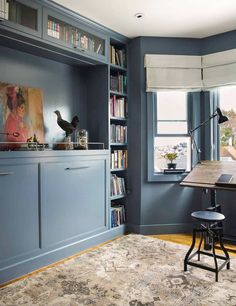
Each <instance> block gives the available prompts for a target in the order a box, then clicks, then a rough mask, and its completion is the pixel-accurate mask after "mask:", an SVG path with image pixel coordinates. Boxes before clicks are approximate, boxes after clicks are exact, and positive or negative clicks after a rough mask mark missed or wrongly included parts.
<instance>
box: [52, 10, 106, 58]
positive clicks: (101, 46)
mask: <svg viewBox="0 0 236 306" xmlns="http://www.w3.org/2000/svg"><path fill="white" fill-rule="evenodd" d="M47 22H48V23H47V35H48V36H50V37H52V38H54V39H57V40H58V42H59V43H61V44H65V45H67V46H68V45H69V46H70V47H72V48H75V49H78V50H80V51H84V52H85V53H88V54H91V55H92V56H99V55H100V56H105V45H106V40H105V39H104V38H101V37H98V36H96V35H94V34H93V33H91V32H88V31H86V30H84V29H82V28H79V27H77V26H74V25H71V24H69V23H67V22H64V21H62V20H60V19H58V18H55V17H53V16H51V15H48V20H47Z"/></svg>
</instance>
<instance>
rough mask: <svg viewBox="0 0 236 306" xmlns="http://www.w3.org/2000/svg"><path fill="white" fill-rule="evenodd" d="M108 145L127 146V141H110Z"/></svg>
mask: <svg viewBox="0 0 236 306" xmlns="http://www.w3.org/2000/svg"><path fill="white" fill-rule="evenodd" d="M110 146H113V147H115V146H122V147H124V146H127V143H126V142H124V143H121V142H112V143H110Z"/></svg>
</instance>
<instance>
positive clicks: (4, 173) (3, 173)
mask: <svg viewBox="0 0 236 306" xmlns="http://www.w3.org/2000/svg"><path fill="white" fill-rule="evenodd" d="M11 174H14V172H0V175H2V176H3V175H11Z"/></svg>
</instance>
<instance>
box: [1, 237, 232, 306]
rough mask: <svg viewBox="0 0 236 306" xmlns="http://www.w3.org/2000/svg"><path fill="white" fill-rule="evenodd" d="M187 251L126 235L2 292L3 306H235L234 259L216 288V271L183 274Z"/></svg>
mask: <svg viewBox="0 0 236 306" xmlns="http://www.w3.org/2000/svg"><path fill="white" fill-rule="evenodd" d="M187 249H188V247H185V246H182V245H178V244H174V243H171V242H166V241H162V240H159V239H156V238H151V237H146V236H142V235H134V234H131V235H127V236H123V237H121V238H119V239H117V240H114V241H112V242H110V243H108V244H106V245H104V246H102V247H100V248H98V249H95V250H93V251H90V252H87V253H84V254H82V255H80V256H78V257H76V258H74V259H70V260H68V261H66V262H64V263H62V264H59V265H57V266H54V267H52V268H49V269H47V270H45V271H43V272H40V273H37V274H34V275H33V276H30V277H28V278H25V279H22V280H20V281H18V282H15V283H13V284H11V285H8V286H6V287H3V288H2V289H0V305H1V306H2V305H11V306H14V305H40V306H46V305H50V306H51V305H55V306H76V305H99V306H126V305H127V306H156V305H161V306H169V305H174V306H179V305H181V306H183V305H188V306H189V305H191V306H209V305H214V306H216V305H222V306H226V305H236V259H232V260H231V269H230V270H226V269H225V268H224V269H223V270H222V271H221V272H220V274H219V282H218V283H216V282H215V275H214V273H212V272H209V271H206V270H202V269H199V268H194V267H189V270H188V271H187V272H183V258H184V255H185V253H186V250H187ZM207 260H209V259H208V257H207ZM212 260H213V259H212V258H210V261H212Z"/></svg>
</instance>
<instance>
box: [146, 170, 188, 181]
mask: <svg viewBox="0 0 236 306" xmlns="http://www.w3.org/2000/svg"><path fill="white" fill-rule="evenodd" d="M188 174H189V172H184V173H178V174H165V173H153V174H152V175H149V176H148V182H160V183H161V182H162V183H165V182H166V183H171V182H181V181H182V180H183V179H184V178H185V177H186V176H187V175H188Z"/></svg>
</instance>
